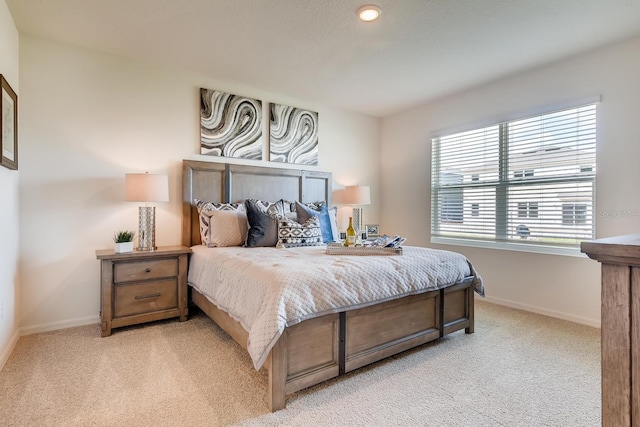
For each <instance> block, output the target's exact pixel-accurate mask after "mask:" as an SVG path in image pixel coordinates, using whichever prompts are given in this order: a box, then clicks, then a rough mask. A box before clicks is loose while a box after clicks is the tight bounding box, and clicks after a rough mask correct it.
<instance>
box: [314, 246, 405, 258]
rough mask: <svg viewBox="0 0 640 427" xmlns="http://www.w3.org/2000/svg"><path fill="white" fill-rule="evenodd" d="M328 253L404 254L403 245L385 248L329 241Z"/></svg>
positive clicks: (362, 254)
mask: <svg viewBox="0 0 640 427" xmlns="http://www.w3.org/2000/svg"><path fill="white" fill-rule="evenodd" d="M326 254H327V255H361V256H367V255H369V256H371V255H402V247H399V248H385V247H381V246H344V245H342V244H340V243H329V244H328V245H327V250H326Z"/></svg>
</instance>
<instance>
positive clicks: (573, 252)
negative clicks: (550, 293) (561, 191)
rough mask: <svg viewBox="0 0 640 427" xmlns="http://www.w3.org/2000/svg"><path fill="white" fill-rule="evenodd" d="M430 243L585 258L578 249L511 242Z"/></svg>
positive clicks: (442, 240)
mask: <svg viewBox="0 0 640 427" xmlns="http://www.w3.org/2000/svg"><path fill="white" fill-rule="evenodd" d="M431 243H438V244H441V245H453V246H468V247H473V248H483V249H498V250H505V251H517V252H531V253H536V254H546V255H562V256H572V257H578V258H586V257H587V255H586V254H584V253H582V252H580V248H566V247H559V246H544V245H527V244H520V243H511V242H490V241H487V242H482V241H478V240H469V239H453V238H449V237H431Z"/></svg>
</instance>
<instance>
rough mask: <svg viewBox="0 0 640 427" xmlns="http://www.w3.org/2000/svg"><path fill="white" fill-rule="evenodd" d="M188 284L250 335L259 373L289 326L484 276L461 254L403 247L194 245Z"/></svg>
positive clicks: (477, 286)
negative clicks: (339, 252) (383, 251)
mask: <svg viewBox="0 0 640 427" xmlns="http://www.w3.org/2000/svg"><path fill="white" fill-rule="evenodd" d="M192 249H193V254H192V255H191V260H190V265H189V275H188V281H189V285H190V286H193V287H194V288H195V289H197V290H198V291H199V292H200V293H202V294H203V295H205V296H206V297H207V298H208V299H209V300H210V301H211V302H213V303H214V304H215V305H216V306H218V308H220V309H221V310H223V311H225V312H227V313H228V314H229V315H230V316H231V317H232V318H233V319H235V320H237V321H238V322H240V324H241V325H242V326H243V327H244V328H245V329H246V330H247V331H248V333H249V342H248V343H247V347H248V350H249V355H250V356H251V358H252V360H253V364H254V366H255V368H256V369H260V367H261V366H262V365H263V363H264V361H265V360H266V358H267V356H268V354H269V351H270V350H271V348H272V347H273V345H274V344H275V343H276V341H277V340H278V338H279V337H280V335H281V334H282V332H283V331H284V329H285V327H286V326H291V325H294V324H296V323H299V322H301V321H303V320H305V319H308V318H312V317H317V316H321V315H324V314H327V313H332V312H338V311H343V310H344V309H353V308H359V307H364V306H367V305H371V304H375V303H379V302H382V301H386V300H391V299H395V298H398V297H401V296H405V295H410V294H415V293H420V292H424V291H425V290H434V289H439V288H442V287H445V286H447V285H451V284H453V283H455V282H458V281H460V280H462V279H463V278H464V277H466V276H470V275H473V276H475V278H476V279H475V282H474V288H475V290H476V292H477V293H479V294H480V295H484V287H483V284H482V279H481V278H480V276H478V275H477V274H476V272H475V270H474V269H473V267H472V266H471V264H470V263H469V261H468V260H467V258H466V257H464V256H463V255H461V254H458V253H455V252H449V251H440V250H434V249H427V248H418V247H411V246H405V247H403V250H404V254H403V255H397V256H353V255H351V256H336V255H326V254H325V253H324V251H325V247H324V246H315V247H303V248H289V249H278V248H242V247H228V248H207V247H205V246H201V245H198V246H194V247H192Z"/></svg>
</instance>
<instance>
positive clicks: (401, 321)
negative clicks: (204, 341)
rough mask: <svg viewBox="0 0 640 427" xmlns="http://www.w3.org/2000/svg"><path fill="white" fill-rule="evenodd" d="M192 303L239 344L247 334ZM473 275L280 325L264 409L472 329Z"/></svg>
mask: <svg viewBox="0 0 640 427" xmlns="http://www.w3.org/2000/svg"><path fill="white" fill-rule="evenodd" d="M192 301H193V302H194V303H195V304H196V305H197V306H198V307H200V308H201V309H202V310H203V311H204V312H205V313H206V314H207V315H208V316H209V317H211V318H212V319H213V320H214V321H215V322H216V323H217V324H218V325H219V326H220V327H221V328H222V329H224V330H225V331H226V332H227V333H228V334H229V335H230V336H231V337H232V338H233V339H234V340H236V341H237V342H238V343H239V344H240V345H241V346H242V347H243V348H245V349H246V347H247V337H248V334H247V332H246V331H245V330H244V329H243V328H242V326H240V324H239V323H238V322H236V321H235V320H233V319H231V318H230V317H229V316H228V315H227V314H226V313H224V312H223V311H221V310H219V309H218V308H217V307H216V306H215V305H214V304H212V303H211V302H209V300H208V299H207V298H206V297H204V296H203V295H202V294H200V293H198V292H197V291H195V290H192ZM473 307H474V297H473V277H468V278H466V279H465V280H463V281H461V282H459V283H457V284H455V285H452V286H449V287H447V288H444V289H441V290H437V291H430V292H425V293H422V294H418V295H411V296H407V297H404V298H400V299H397V300H392V301H387V302H383V303H380V304H376V305H373V306H369V307H365V308H361V309H356V310H350V311H345V312H341V313H336V314H328V315H325V316H321V317H317V318H314V319H309V320H306V321H304V322H301V323H299V324H297V325H293V326H290V327H288V328H286V329H285V331H284V333H283V334H282V336H281V337H280V339H279V340H278V342H277V343H276V345H275V346H274V347H273V349H272V350H271V353H270V355H269V357H268V359H267V361H266V363H265V366H266V367H267V368H268V369H269V390H268V396H269V408H270V410H271V411H277V410H279V409H282V408H284V406H285V399H286V395H287V394H291V393H293V392H295V391H298V390H301V389H303V388H307V387H310V386H312V385H315V384H319V383H321V382H323V381H326V380H328V379H330V378H333V377H337V376H338V375H341V374H344V373H346V372H349V371H352V370H354V369H357V368H359V367H362V366H365V365H367V364H370V363H373V362H375V361H378V360H381V359H384V358H386V357H389V356H391V355H394V354H397V353H400V352H402V351H405V350H408V349H410V348H414V347H416V346H419V345H421V344H425V343H427V342H430V341H433V340H436V339H438V338H439V337H441V336H444V335H446V334H449V333H451V332H454V331H458V330H460V329H465V332H466V333H473V332H474V320H473V318H474V310H473Z"/></svg>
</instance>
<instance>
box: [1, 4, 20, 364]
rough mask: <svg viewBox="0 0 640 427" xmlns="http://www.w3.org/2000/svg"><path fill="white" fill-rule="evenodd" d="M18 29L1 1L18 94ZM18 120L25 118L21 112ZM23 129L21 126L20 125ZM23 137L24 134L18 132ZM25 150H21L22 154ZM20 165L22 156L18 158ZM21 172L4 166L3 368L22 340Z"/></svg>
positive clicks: (7, 62) (6, 56)
mask: <svg viewBox="0 0 640 427" xmlns="http://www.w3.org/2000/svg"><path fill="white" fill-rule="evenodd" d="M18 39H19V38H18V30H17V29H16V26H15V25H14V23H13V18H12V17H11V14H10V13H9V9H8V8H7V4H6V2H5V0H0V74H2V75H3V76H4V78H5V79H6V80H7V82H8V83H9V85H11V88H12V89H13V90H14V91H15V92H16V94H18V108H20V102H21V101H22V100H21V98H20V90H19V89H20V88H19V87H18V86H19V83H18V80H19V79H18V74H19V71H18V70H19V67H18V64H19V60H18V59H19V58H18V52H19V49H18ZM18 120H21V117H20V114H18ZM18 129H19V130H20V126H19V127H18ZM18 137H20V134H18ZM20 154H21V152H20V151H19V150H18V156H20ZM18 167H19V168H21V165H20V157H18ZM19 174H20V173H19V171H15V170H9V169H7V168H5V167H2V166H0V197H1V201H0V224H2V231H1V233H2V237H1V238H0V369H2V366H3V365H4V363H5V361H6V359H7V358H8V357H9V354H10V353H11V350H12V349H13V346H14V345H15V343H16V342H17V340H18V319H17V317H18V314H17V313H18V304H17V299H18V297H17V292H18V246H19V234H18V225H19V220H18V182H19V181H18V177H19Z"/></svg>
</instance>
